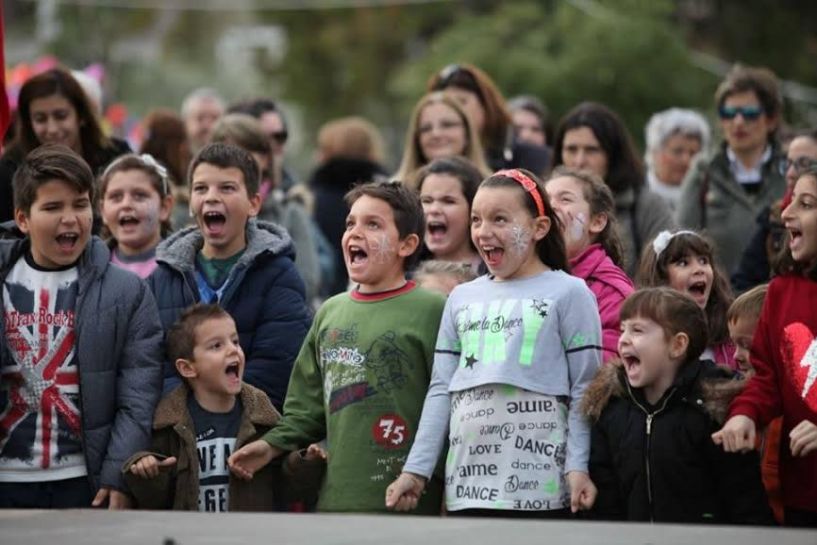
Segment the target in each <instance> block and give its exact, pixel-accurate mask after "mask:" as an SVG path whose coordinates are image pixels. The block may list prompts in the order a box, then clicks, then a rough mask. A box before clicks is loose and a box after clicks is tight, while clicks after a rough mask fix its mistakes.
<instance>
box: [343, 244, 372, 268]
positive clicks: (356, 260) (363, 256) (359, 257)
mask: <svg viewBox="0 0 817 545" xmlns="http://www.w3.org/2000/svg"><path fill="white" fill-rule="evenodd" d="M348 253H349V263H351V264H352V265H360V264H362V263H365V262H366V261H367V260H368V259H369V254H367V253H366V251H365V250H364V249H363V248H361V247H360V246H349V250H348Z"/></svg>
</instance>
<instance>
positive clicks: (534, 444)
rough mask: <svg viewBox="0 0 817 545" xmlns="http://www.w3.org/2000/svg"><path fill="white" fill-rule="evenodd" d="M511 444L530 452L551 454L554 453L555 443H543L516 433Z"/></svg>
mask: <svg viewBox="0 0 817 545" xmlns="http://www.w3.org/2000/svg"><path fill="white" fill-rule="evenodd" d="M513 446H514V447H516V448H517V449H519V450H524V451H526V452H532V453H533V454H544V455H545V456H553V455H555V454H556V445H554V444H552V443H543V442H542V441H536V440H535V439H525V438H523V437H520V436H518V435H517V436H516V440H515V441H514V445H513Z"/></svg>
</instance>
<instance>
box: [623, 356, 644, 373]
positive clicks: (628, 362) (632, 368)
mask: <svg viewBox="0 0 817 545" xmlns="http://www.w3.org/2000/svg"><path fill="white" fill-rule="evenodd" d="M621 361H622V363H624V371H625V372H626V373H627V375H628V376H632V374H633V373H634V372H636V371H638V369H639V368H640V366H641V358H639V357H638V356H636V355H635V354H621Z"/></svg>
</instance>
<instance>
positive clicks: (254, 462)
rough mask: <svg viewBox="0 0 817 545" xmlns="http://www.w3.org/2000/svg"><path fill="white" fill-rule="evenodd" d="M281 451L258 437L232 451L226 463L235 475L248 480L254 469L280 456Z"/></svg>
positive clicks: (256, 469)
mask: <svg viewBox="0 0 817 545" xmlns="http://www.w3.org/2000/svg"><path fill="white" fill-rule="evenodd" d="M281 452H282V451H281V449H279V448H277V447H273V446H272V445H270V444H269V443H267V442H266V441H264V440H262V439H259V440H258V441H253V442H252V443H249V444H247V445H244V446H243V447H241V448H240V449H238V450H237V451H235V452H233V454H232V455H231V456H230V457H229V458H228V459H227V465H229V466H230V471H232V472H233V474H234V475H235V476H236V477H238V478H239V479H244V480H245V481H249V480H250V479H252V477H253V475H254V474H255V472H256V471H258V470H259V469H261V468H262V467H264V466H265V465H267V464H268V463H270V461H271V460H272V459H273V458H275V457H276V456H280V455H281Z"/></svg>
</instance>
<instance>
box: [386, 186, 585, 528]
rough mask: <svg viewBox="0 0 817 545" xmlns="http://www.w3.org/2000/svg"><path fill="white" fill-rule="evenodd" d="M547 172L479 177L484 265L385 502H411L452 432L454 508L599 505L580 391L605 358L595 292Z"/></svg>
mask: <svg viewBox="0 0 817 545" xmlns="http://www.w3.org/2000/svg"><path fill="white" fill-rule="evenodd" d="M559 223H560V222H559V218H558V216H557V215H556V213H555V212H554V210H553V209H552V208H551V206H550V204H549V202H548V199H547V195H546V193H545V191H544V188H543V187H542V184H541V182H539V181H537V180H536V178H535V176H534V175H533V174H531V173H530V172H528V171H525V170H502V171H499V172H497V173H495V174H494V175H492V176H490V177H489V178H487V179H486V180H485V181H483V182H482V184H481V185H480V187H479V190H478V191H477V194H476V196H475V197H474V202H473V205H472V208H471V239H472V241H473V242H474V245H475V246H476V247H477V250H478V251H479V254H480V256H481V257H482V259H483V261H484V262H485V264H486V265H487V267H488V271H489V274H487V275H484V276H482V277H480V278H478V279H476V280H474V281H472V282H468V283H466V284H461V285H459V286H457V287H456V288H454V290H453V291H452V292H451V295H450V296H449V298H448V300H447V302H446V306H445V311H444V312H443V319H442V324H441V325H440V330H439V333H438V336H437V345H436V349H435V355H434V370H433V374H432V379H431V384H430V385H429V390H428V394H427V396H426V400H425V404H424V406H423V412H422V419H421V420H420V425H419V429H418V431H417V435H416V438H415V440H414V444H413V445H412V449H411V452H410V454H409V456H408V459H407V461H406V464H405V465H404V466H403V473H402V474H401V475H400V477H399V478H398V479H396V480H395V481H394V482H393V483H392V484H391V485H390V486H389V488H388V490H387V491H386V506H387V507H389V508H391V509H396V510H409V509H413V508H414V506H415V505H416V504H417V501H418V499H419V498H420V497H421V494H422V491H423V489H424V487H425V484H426V482H427V480H428V479H429V478H430V477H431V476H432V473H433V471H434V468H435V466H436V464H437V459H438V458H439V456H440V453H441V452H442V449H443V444H444V442H445V438H446V434H447V435H448V439H449V444H450V447H449V450H448V456H447V458H446V464H445V466H446V469H445V475H446V507H447V509H448V512H449V513H450V514H452V515H461V516H469V515H479V516H506V517H529V518H559V517H566V516H569V514H570V512H571V511H573V512H575V511H578V510H579V509H588V508H590V507H591V506H592V504H593V501H594V498H595V494H596V489H595V487H594V485H593V483H592V482H591V481H590V478H589V476H588V473H587V464H588V457H589V453H590V427H589V424H588V422H587V420H586V419H585V417H583V416H582V415H581V414H580V412H579V409H578V405H579V404H578V400H579V399H580V398H581V396H582V394H583V392H584V390H585V387H586V386H587V384H588V383H589V382H590V381H591V379H592V377H593V375H594V374H595V373H596V371H597V370H598V367H599V363H600V360H601V357H600V349H601V347H600V346H599V345H600V344H601V324H600V323H599V315H598V310H597V308H596V301H595V299H594V298H593V294H592V293H591V292H590V290H589V289H588V288H587V286H586V285H585V283H584V282H583V281H581V280H580V279H578V278H575V277H573V276H571V275H570V274H568V272H567V271H568V260H567V255H566V253H565V247H564V241H563V239H562V236H561V233H560V227H559Z"/></svg>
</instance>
